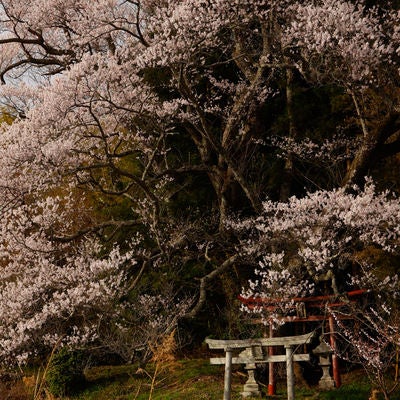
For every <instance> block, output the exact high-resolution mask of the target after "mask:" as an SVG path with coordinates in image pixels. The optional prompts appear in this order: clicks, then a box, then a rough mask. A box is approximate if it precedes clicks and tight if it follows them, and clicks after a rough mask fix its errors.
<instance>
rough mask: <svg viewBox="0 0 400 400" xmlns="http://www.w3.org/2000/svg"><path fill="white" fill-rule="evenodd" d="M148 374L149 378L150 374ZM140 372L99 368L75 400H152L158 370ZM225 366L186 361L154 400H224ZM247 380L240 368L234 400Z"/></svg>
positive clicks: (299, 392) (359, 382) (351, 388)
mask: <svg viewBox="0 0 400 400" xmlns="http://www.w3.org/2000/svg"><path fill="white" fill-rule="evenodd" d="M146 372H147V373H148V375H147V374H146ZM146 372H144V371H140V370H139V372H138V371H137V368H135V367H134V366H118V367H95V368H92V369H90V370H89V371H87V378H88V380H89V384H88V387H87V389H86V390H85V391H84V392H83V393H81V394H80V395H79V396H76V397H74V400H134V399H137V400H144V399H146V400H147V399H149V394H150V390H151V389H150V388H151V378H152V374H153V373H154V370H153V371H152V370H149V371H146ZM223 375H224V370H223V366H211V365H209V363H208V360H183V361H178V362H176V363H174V365H171V366H170V368H168V370H167V369H166V370H164V371H163V372H162V373H161V374H160V375H159V376H158V377H157V379H156V382H155V383H156V384H155V389H154V392H153V396H152V399H153V400H188V399H190V400H200V399H201V400H214V399H215V400H220V399H222V395H223ZM245 380H246V376H245V374H243V372H242V371H241V370H240V369H236V370H235V372H234V373H233V384H232V388H233V395H232V400H236V399H241V396H240V391H241V390H242V385H243V383H244V382H245ZM284 391H285V381H282V382H279V385H278V395H277V396H276V397H275V398H277V399H278V398H280V399H284V398H286V396H285V392H284ZM369 393H370V386H369V384H368V383H367V381H366V379H365V378H357V379H356V380H355V382H352V383H345V384H344V385H343V386H342V387H341V388H340V389H338V390H333V391H330V392H323V393H319V391H318V390H317V388H315V387H313V388H306V387H296V399H300V400H301V399H304V400H305V399H309V400H311V399H313V400H317V399H320V400H334V399H335V400H340V399H343V400H344V399H351V400H358V399H359V400H367V399H368V397H369Z"/></svg>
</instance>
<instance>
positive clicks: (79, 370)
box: [46, 347, 86, 397]
mask: <svg viewBox="0 0 400 400" xmlns="http://www.w3.org/2000/svg"><path fill="white" fill-rule="evenodd" d="M85 367H86V358H85V356H84V354H83V353H82V352H79V351H70V350H68V349H67V348H65V347H64V348H62V349H61V350H60V351H59V352H58V353H57V354H55V355H54V357H53V358H52V360H51V365H50V368H49V370H48V371H47V374H46V384H47V387H48V390H49V391H50V393H52V394H53V395H55V396H57V397H61V396H69V395H71V394H76V393H78V392H79V391H80V390H82V389H83V388H84V386H85V383H86V379H85V375H84V370H85Z"/></svg>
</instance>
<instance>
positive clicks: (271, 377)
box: [268, 325, 276, 396]
mask: <svg viewBox="0 0 400 400" xmlns="http://www.w3.org/2000/svg"><path fill="white" fill-rule="evenodd" d="M273 336H274V330H273V329H272V325H270V326H269V337H271V338H272V337H273ZM268 355H270V356H273V355H274V348H273V346H270V347H268ZM275 394H276V381H275V371H274V363H273V362H270V363H268V395H269V396H273V395H275Z"/></svg>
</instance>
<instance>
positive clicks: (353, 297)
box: [238, 289, 367, 395]
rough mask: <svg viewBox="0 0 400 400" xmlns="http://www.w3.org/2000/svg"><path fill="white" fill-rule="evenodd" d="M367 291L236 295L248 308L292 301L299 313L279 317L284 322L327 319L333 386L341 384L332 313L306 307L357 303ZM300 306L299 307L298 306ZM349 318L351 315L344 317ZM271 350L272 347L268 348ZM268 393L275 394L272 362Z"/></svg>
mask: <svg viewBox="0 0 400 400" xmlns="http://www.w3.org/2000/svg"><path fill="white" fill-rule="evenodd" d="M366 292H367V290H366V289H358V290H352V291H349V292H345V293H342V294H340V295H324V296H311V297H294V298H291V299H288V300H282V299H274V298H263V297H243V296H238V298H239V300H240V302H241V303H243V304H244V305H245V306H246V307H247V308H248V309H250V310H252V309H254V308H261V309H264V310H268V311H274V310H276V309H277V308H278V304H282V303H289V302H291V303H293V309H296V310H297V311H299V310H301V312H300V315H295V316H286V317H281V318H280V320H282V321H285V322H316V321H325V320H328V323H329V342H330V346H331V348H332V350H333V353H332V373H333V379H334V381H335V387H337V388H338V387H339V386H340V385H341V378H340V371H339V360H338V358H337V355H336V354H335V351H334V350H335V349H336V338H335V322H334V318H333V316H332V314H330V313H329V312H328V314H323V315H322V314H315V313H310V314H309V315H308V313H307V310H308V309H310V308H311V309H314V310H318V309H319V310H321V309H328V310H329V309H330V308H338V307H342V306H345V305H348V304H349V303H352V304H355V303H357V298H358V297H360V296H361V295H363V294H365V293H366ZM340 297H346V299H348V300H347V301H343V300H341V299H340ZM300 306H301V307H300ZM346 318H348V319H351V317H346ZM270 337H272V329H271V327H270ZM270 350H271V351H273V349H272V348H270ZM268 394H269V395H274V394H276V382H275V377H274V370H273V364H272V363H271V364H270V365H269V383H268Z"/></svg>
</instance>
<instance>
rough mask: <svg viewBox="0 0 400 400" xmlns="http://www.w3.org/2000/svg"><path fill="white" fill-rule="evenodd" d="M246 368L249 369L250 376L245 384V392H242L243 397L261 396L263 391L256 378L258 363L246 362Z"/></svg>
mask: <svg viewBox="0 0 400 400" xmlns="http://www.w3.org/2000/svg"><path fill="white" fill-rule="evenodd" d="M245 369H246V370H247V374H248V375H249V378H248V379H247V381H246V383H245V384H244V386H243V392H242V393H241V395H242V397H260V396H261V391H260V387H259V386H258V383H257V382H256V379H255V376H254V374H255V371H256V365H255V364H246V366H245Z"/></svg>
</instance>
